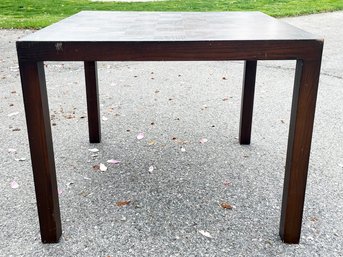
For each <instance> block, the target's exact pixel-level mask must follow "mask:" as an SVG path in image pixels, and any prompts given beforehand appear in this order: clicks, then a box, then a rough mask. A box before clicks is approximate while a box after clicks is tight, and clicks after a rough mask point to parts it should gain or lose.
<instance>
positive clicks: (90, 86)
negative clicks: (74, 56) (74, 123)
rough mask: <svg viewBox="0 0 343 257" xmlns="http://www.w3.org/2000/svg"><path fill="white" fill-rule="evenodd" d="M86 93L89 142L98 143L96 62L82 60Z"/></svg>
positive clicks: (99, 133) (99, 139) (98, 110)
mask: <svg viewBox="0 0 343 257" xmlns="http://www.w3.org/2000/svg"><path fill="white" fill-rule="evenodd" d="M84 66H85V78H86V94H87V113H88V129H89V142H90V143H100V141H101V127H100V126H101V125H100V107H99V91H98V75H97V65H96V62H93V61H91V62H84Z"/></svg>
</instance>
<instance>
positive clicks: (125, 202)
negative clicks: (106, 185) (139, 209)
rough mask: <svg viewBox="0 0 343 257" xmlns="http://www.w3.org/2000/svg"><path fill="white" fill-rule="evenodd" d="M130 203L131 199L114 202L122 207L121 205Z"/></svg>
mask: <svg viewBox="0 0 343 257" xmlns="http://www.w3.org/2000/svg"><path fill="white" fill-rule="evenodd" d="M130 203H131V200H128V201H118V202H116V205H117V206H119V207H122V206H127V205H129V204H130Z"/></svg>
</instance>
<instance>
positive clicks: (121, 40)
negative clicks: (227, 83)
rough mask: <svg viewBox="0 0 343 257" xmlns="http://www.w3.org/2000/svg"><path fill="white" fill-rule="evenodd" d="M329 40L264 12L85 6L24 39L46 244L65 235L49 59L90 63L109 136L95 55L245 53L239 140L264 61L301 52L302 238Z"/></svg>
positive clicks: (293, 162)
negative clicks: (51, 114)
mask: <svg viewBox="0 0 343 257" xmlns="http://www.w3.org/2000/svg"><path fill="white" fill-rule="evenodd" d="M322 48H323V40H322V39H320V38H318V37H317V36H315V35H312V34H310V33H307V32H305V31H303V30H300V29H298V28H295V27H293V26H290V25H288V24H286V23H284V22H281V21H279V20H276V19H274V18H271V17H269V16H267V15H265V14H263V13H260V12H219V13H182V12H105V11H104V12H98V11H94V12H91V11H86V12H80V13H78V14H76V15H73V16H71V17H69V18H67V19H64V20H62V21H60V22H58V23H56V24H53V25H51V26H49V27H46V28H44V29H42V30H40V31H38V32H35V33H33V34H31V35H28V36H26V37H24V38H22V39H20V40H19V41H17V52H18V59H19V68H20V76H21V83H22V90H23V97H24V104H25V112H26V121H27V129H28V136H29V143H30V151H31V160H32V169H33V174H34V183H35V190H36V198H37V206H38V215H39V222H40V231H41V238H42V242H43V243H53V242H58V241H59V238H60V236H61V233H62V228H61V219H60V210H59V202H58V193H57V183H56V173H55V160H54V153H53V145H52V138H51V127H50V117H49V107H48V99H47V92H46V85H45V75H44V65H43V62H44V61H83V62H84V68H85V77H86V93H87V109H88V124H89V140H90V142H92V143H99V142H100V118H99V99H98V83H97V67H96V61H227V60H244V61H245V67H244V80H243V95H242V108H241V120H240V131H239V132H240V133H239V141H240V143H241V144H249V143H250V134H251V122H252V112H253V101H254V87H255V77H256V65H257V60H296V71H295V81H294V91H293V100H292V110H291V120H290V128H289V137H288V150H287V159H286V171H285V180H284V191H283V199H282V210H281V223H280V236H281V239H282V240H283V241H284V242H286V243H298V242H299V239H300V232H301V223H302V214H303V206H304V198H305V188H306V179H307V171H308V163H309V156H310V147H311V138H312V130H313V120H314V113H315V105H316V98H317V90H318V81H319V74H320V64H321V57H322Z"/></svg>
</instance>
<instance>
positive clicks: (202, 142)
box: [200, 138, 208, 144]
mask: <svg viewBox="0 0 343 257" xmlns="http://www.w3.org/2000/svg"><path fill="white" fill-rule="evenodd" d="M206 142H208V139H207V138H202V139H200V143H201V144H205V143H206Z"/></svg>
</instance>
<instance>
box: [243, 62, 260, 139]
mask: <svg viewBox="0 0 343 257" xmlns="http://www.w3.org/2000/svg"><path fill="white" fill-rule="evenodd" d="M256 66H257V61H245V64H244V76H243V90H242V104H241V120H240V128H239V143H240V144H241V145H249V144H250V137H251V123H252V114H253V105H254V93H255V80H256Z"/></svg>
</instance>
